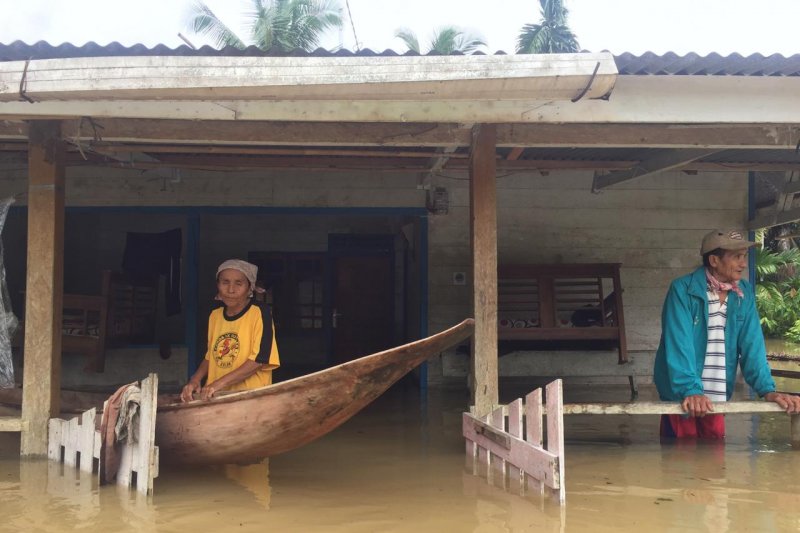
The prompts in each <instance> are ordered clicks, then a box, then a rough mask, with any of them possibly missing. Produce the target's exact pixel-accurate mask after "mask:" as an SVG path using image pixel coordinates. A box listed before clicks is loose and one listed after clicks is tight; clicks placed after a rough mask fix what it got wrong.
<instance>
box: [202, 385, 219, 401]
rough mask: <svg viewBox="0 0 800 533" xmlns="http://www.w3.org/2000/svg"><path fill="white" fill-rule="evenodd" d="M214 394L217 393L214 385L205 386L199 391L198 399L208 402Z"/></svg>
mask: <svg viewBox="0 0 800 533" xmlns="http://www.w3.org/2000/svg"><path fill="white" fill-rule="evenodd" d="M216 393H217V387H216V383H212V384H211V385H206V386H205V387H203V389H202V390H201V391H200V399H201V400H210V399H211V398H213V397H214V395H215V394H216Z"/></svg>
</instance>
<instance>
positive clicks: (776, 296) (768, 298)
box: [755, 247, 800, 342]
mask: <svg viewBox="0 0 800 533" xmlns="http://www.w3.org/2000/svg"><path fill="white" fill-rule="evenodd" d="M755 254H756V307H757V308H758V314H759V316H760V317H761V328H762V329H763V330H764V334H765V335H767V336H768V337H782V338H785V339H788V340H791V341H793V342H800V276H798V271H797V264H798V262H800V249H797V248H792V249H789V250H783V251H780V252H776V251H772V250H768V249H766V248H761V247H757V248H756V249H755Z"/></svg>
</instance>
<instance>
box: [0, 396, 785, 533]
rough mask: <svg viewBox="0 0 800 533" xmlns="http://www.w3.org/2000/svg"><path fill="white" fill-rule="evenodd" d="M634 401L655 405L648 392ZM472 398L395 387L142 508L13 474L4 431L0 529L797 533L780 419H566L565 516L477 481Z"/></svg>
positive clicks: (40, 472)
mask: <svg viewBox="0 0 800 533" xmlns="http://www.w3.org/2000/svg"><path fill="white" fill-rule="evenodd" d="M783 385H784V384H781V385H779V387H783ZM586 389H587V387H586V386H570V385H569V384H567V386H566V387H565V391H566V398H565V400H566V401H567V402H574V401H589V400H597V401H626V400H627V392H626V388H625V387H604V388H602V389H600V388H596V387H593V388H591V389H590V390H589V391H587V390H586ZM520 392H524V390H520ZM642 395H643V399H653V396H652V390H651V389H650V388H648V387H645V388H644V389H643V391H642ZM511 399H513V397H509V398H503V401H508V400H511ZM738 399H746V397H744V396H743V395H742V393H739V396H738ZM466 401H467V398H466V394H465V393H464V392H461V391H458V392H449V393H441V392H437V393H431V394H430V395H429V397H428V400H427V401H426V402H421V401H420V398H419V393H418V391H416V390H415V389H414V388H413V387H412V388H405V389H403V388H397V389H395V390H391V391H389V393H387V394H386V395H385V396H383V397H382V398H380V399H379V400H378V401H376V402H375V403H374V404H372V405H371V406H370V407H369V408H367V409H366V410H365V411H363V412H362V413H361V414H359V415H358V416H357V417H355V418H354V419H352V420H351V421H350V422H348V423H347V424H346V425H345V426H343V427H342V428H340V429H339V430H337V431H335V432H334V433H332V434H330V435H328V436H326V437H324V438H322V439H320V440H318V441H317V442H315V443H313V444H311V445H308V446H306V447H304V448H302V449H299V450H296V451H294V452H290V453H287V454H284V455H281V456H277V457H274V458H272V459H271V460H270V461H269V462H268V463H267V462H264V463H262V464H257V465H250V466H242V467H240V466H227V467H205V468H202V467H198V468H194V469H191V470H173V469H170V467H169V465H168V464H163V462H162V465H161V474H160V477H159V478H157V479H156V481H155V495H154V496H153V497H151V498H143V497H139V496H136V495H135V494H133V493H131V492H130V491H128V490H119V489H117V488H116V487H98V486H97V483H96V481H94V480H93V479H92V477H91V476H87V475H85V474H79V473H77V472H74V471H72V470H71V469H68V470H66V471H65V470H64V467H62V466H59V465H54V464H49V463H48V462H46V461H37V462H23V463H20V461H19V460H18V457H17V454H18V450H19V437H18V436H16V435H9V434H0V530H1V531H15V532H16V531H22V532H28V531H54V532H55V531H75V530H77V531H81V530H82V531H109V532H111V531H113V532H116V531H175V532H195V531H226V532H228V531H242V532H245V531H286V532H295V531H297V532H313V531H331V532H372V531H389V532H406V531H408V532H411V531H414V532H419V531H432V532H451V531H452V532H461V531H476V532H494V531H548V532H550V531H552V532H556V531H590V532H603V531H609V532H610V531H642V532H657V531H675V532H684V531H713V532H717V531H719V532H722V531H757V532H769V531H800V450H798V451H794V450H793V449H792V448H791V446H790V445H789V431H790V428H789V417H788V416H786V415H782V414H769V415H760V416H749V415H729V416H728V417H727V428H728V437H727V438H726V440H725V442H720V443H711V444H708V443H705V444H703V443H700V444H698V443H694V442H686V443H682V444H680V445H676V444H674V443H672V444H667V445H662V444H661V443H659V441H658V436H657V429H658V419H657V417H652V416H636V417H634V416H588V415H584V416H571V417H569V416H568V417H566V418H565V423H566V498H567V502H566V505H565V506H564V507H563V508H562V507H560V506H559V505H558V503H556V502H554V501H552V500H551V499H550V498H548V497H543V496H540V495H539V494H530V493H529V494H527V495H525V496H520V495H518V494H517V493H515V492H513V491H506V490H504V489H503V488H501V487H499V486H493V485H489V484H487V483H486V480H485V479H483V478H480V477H475V476H473V475H471V470H470V469H468V468H467V465H466V464H465V453H464V449H465V447H464V442H463V439H462V437H461V411H462V409H463V407H464V405H465V404H466ZM209 431H213V421H209ZM186 453H191V450H186Z"/></svg>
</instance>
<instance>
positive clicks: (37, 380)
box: [20, 121, 64, 457]
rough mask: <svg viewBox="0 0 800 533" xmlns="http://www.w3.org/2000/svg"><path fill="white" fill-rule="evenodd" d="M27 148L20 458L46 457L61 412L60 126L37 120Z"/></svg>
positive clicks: (62, 235) (61, 225)
mask: <svg viewBox="0 0 800 533" xmlns="http://www.w3.org/2000/svg"><path fill="white" fill-rule="evenodd" d="M28 131H29V133H28V139H29V148H28V267H27V269H28V272H27V285H26V289H25V361H24V372H23V391H22V429H23V431H22V440H21V445H20V454H21V455H22V456H26V457H44V456H46V455H47V424H48V420H49V419H50V417H52V416H55V415H57V414H58V411H59V389H60V388H61V299H62V293H63V266H64V253H63V252H64V144H63V142H62V141H61V123H60V122H57V121H34V122H31V123H30V126H29V130H28Z"/></svg>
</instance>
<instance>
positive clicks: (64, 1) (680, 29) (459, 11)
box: [0, 0, 800, 56]
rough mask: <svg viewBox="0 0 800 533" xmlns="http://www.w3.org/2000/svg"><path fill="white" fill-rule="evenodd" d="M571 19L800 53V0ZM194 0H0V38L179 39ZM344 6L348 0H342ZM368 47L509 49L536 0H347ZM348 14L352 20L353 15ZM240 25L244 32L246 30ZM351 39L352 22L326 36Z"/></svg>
mask: <svg viewBox="0 0 800 533" xmlns="http://www.w3.org/2000/svg"><path fill="white" fill-rule="evenodd" d="M207 3H208V5H209V6H211V8H212V9H213V10H214V11H215V12H216V13H217V15H218V16H220V18H222V19H223V20H224V21H226V22H227V23H228V25H229V26H230V27H237V26H238V27H241V21H242V20H243V19H242V17H241V14H242V13H243V12H245V11H246V9H247V8H248V6H249V5H250V3H251V2H250V0H208V1H207ZM565 3H566V5H567V7H568V8H569V9H570V19H569V24H570V26H571V27H572V29H573V31H574V32H575V33H576V34H577V36H578V41H579V42H580V45H581V47H582V48H583V49H586V50H590V51H600V50H610V51H612V52H614V53H622V52H633V53H635V54H641V53H644V52H646V51H653V52H656V53H659V54H662V53H665V52H669V51H673V52H676V53H678V54H686V53H688V52H697V53H699V54H702V55H705V54H708V53H711V52H718V53H720V54H723V55H727V54H730V53H733V52H738V53H741V54H744V55H747V54H752V53H756V52H760V53H762V54H765V55H768V54H772V53H781V54H783V55H786V56H788V55H793V54H795V53H800V42H799V41H800V39H799V38H798V32H797V29H796V25H797V23H798V21H800V0H759V1H754V0H565ZM188 4H189V0H135V1H131V0H23V1H22V2H20V1H19V0H0V43H6V44H7V43H11V42H13V41H15V40H18V39H19V40H22V41H25V42H27V43H34V42H36V41H39V40H45V41H47V42H49V43H51V44H61V43H62V42H70V43H73V44H77V45H81V44H84V43H85V42H87V41H95V42H97V43H99V44H107V43H109V42H111V41H119V42H121V43H122V44H125V45H132V44H136V43H143V44H145V45H148V46H153V45H156V44H159V43H163V44H166V45H168V46H170V47H175V46H178V45H180V44H183V43H182V41H181V40H180V38H179V37H178V36H177V34H178V32H183V33H184V35H186V36H187V37H189V38H190V39H191V40H192V41H193V42H194V43H195V44H197V45H199V44H204V43H203V40H202V39H201V38H199V37H197V36H192V35H191V34H190V33H189V32H188V31H187V30H186V24H185V21H186V10H187V6H188ZM341 4H342V6H343V7H344V5H345V2H344V0H341ZM350 8H351V11H352V14H353V20H354V23H355V27H356V32H357V34H358V39H359V41H360V44H361V47H362V48H372V49H373V50H376V51H382V50H384V49H386V48H392V49H394V50H397V51H398V52H402V51H405V48H404V46H403V45H402V43H401V42H399V41H398V40H396V39H394V38H393V35H394V32H395V30H396V29H397V28H399V27H408V28H410V29H412V30H413V31H415V32H416V33H417V35H418V36H419V37H420V41H422V43H426V42H427V40H428V37H429V35H430V34H431V33H432V32H433V30H434V28H436V27H439V26H442V25H448V24H453V25H458V26H462V27H466V28H470V29H472V30H473V31H478V32H479V33H480V34H481V35H482V36H483V37H484V40H486V41H487V42H488V45H489V46H488V49H489V51H491V52H494V51H497V50H505V51H507V52H513V50H514V43H515V41H516V36H517V34H518V33H519V30H520V28H521V27H522V25H523V24H525V23H527V22H537V21H538V19H539V2H538V1H537V0H494V1H486V0H350ZM348 22H349V21H348ZM240 35H246V33H245V32H244V31H242V32H240ZM340 39H341V42H342V44H343V46H344V48H348V49H353V48H354V47H353V43H354V39H353V34H352V29H351V28H350V25H349V23H348V24H347V26H346V27H345V29H344V31H342V32H341V36H340V35H339V34H338V32H337V34H335V35H331V36H329V37H328V38H326V40H325V42H324V43H323V44H324V45H325V47H327V48H330V47H334V46H336V45H338V44H339V42H340ZM424 47H425V44H423V48H424Z"/></svg>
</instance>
